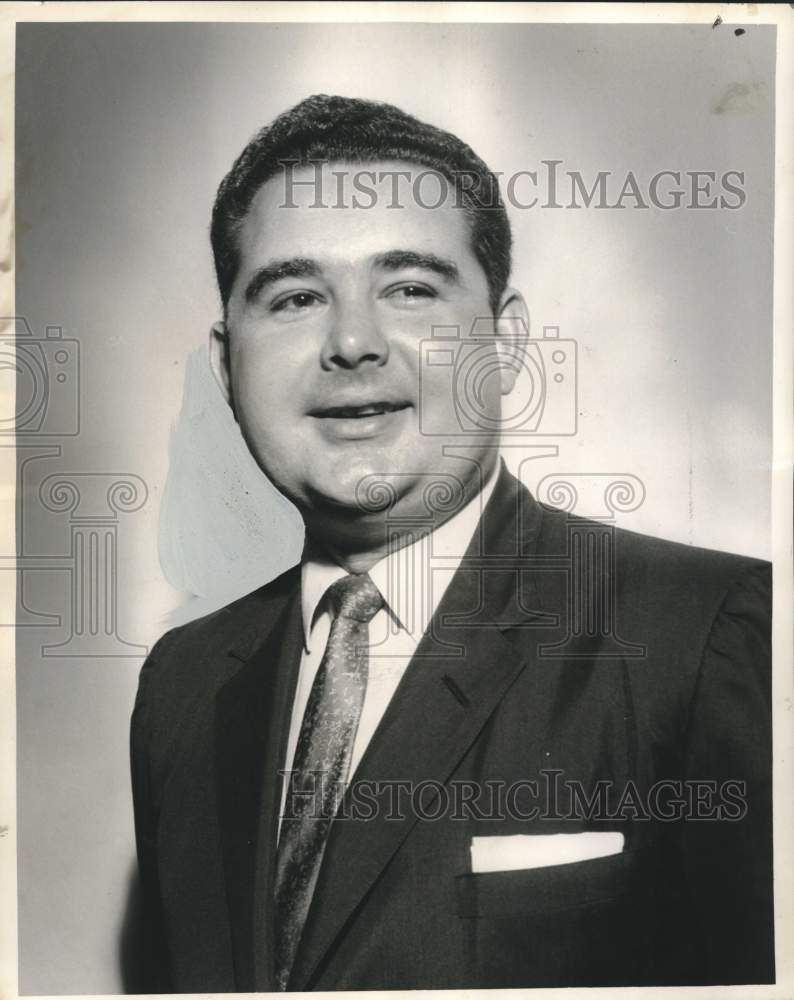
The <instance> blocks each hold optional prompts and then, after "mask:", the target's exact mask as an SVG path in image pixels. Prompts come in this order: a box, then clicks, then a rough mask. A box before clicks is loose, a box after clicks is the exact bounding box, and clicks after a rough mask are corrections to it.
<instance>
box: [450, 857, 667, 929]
mask: <svg viewBox="0 0 794 1000" xmlns="http://www.w3.org/2000/svg"><path fill="white" fill-rule="evenodd" d="M648 853H649V852H648V850H647V849H646V848H639V849H636V850H630V851H624V852H622V853H621V854H612V855H609V856H608V857H604V858H594V859H592V860H588V861H575V862H572V863H570V864H564V865H549V866H546V867H542V868H530V869H524V870H520V871H506V872H484V873H482V874H467V875H459V876H458V877H457V880H456V881H457V901H458V914H459V916H461V917H502V916H509V915H511V914H519V913H521V914H526V915H531V914H539V913H549V912H552V911H554V910H565V909H570V908H571V907H577V906H587V905H590V904H594V903H599V902H608V901H610V900H615V899H619V898H621V897H623V896H626V895H628V894H629V893H631V892H632V890H633V889H634V888H636V887H637V886H638V885H639V883H640V881H641V878H642V871H643V867H644V863H645V861H646V860H647V855H648Z"/></svg>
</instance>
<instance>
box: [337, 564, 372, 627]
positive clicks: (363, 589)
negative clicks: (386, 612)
mask: <svg viewBox="0 0 794 1000" xmlns="http://www.w3.org/2000/svg"><path fill="white" fill-rule="evenodd" d="M326 597H327V598H328V600H329V601H330V603H331V606H332V607H333V608H334V610H335V612H336V614H337V616H338V617H339V618H353V619H354V620H355V621H359V622H369V621H371V620H372V619H373V618H374V617H375V615H376V614H377V613H378V611H380V609H381V608H382V607H383V597H382V596H381V592H380V591H379V590H378V588H377V587H376V586H375V584H374V583H373V582H372V580H371V579H370V576H369V573H348V575H347V576H343V577H342V579H341V580H337V581H336V583H332V584H331V586H330V587H329V588H328V590H327V591H326Z"/></svg>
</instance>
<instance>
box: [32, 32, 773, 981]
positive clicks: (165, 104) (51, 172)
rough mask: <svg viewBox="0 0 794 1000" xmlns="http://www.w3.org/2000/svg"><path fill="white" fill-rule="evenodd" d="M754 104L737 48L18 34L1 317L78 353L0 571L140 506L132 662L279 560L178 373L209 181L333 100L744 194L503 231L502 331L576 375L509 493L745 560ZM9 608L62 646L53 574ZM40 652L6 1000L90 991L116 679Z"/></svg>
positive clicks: (100, 966)
mask: <svg viewBox="0 0 794 1000" xmlns="http://www.w3.org/2000/svg"><path fill="white" fill-rule="evenodd" d="M773 73H774V30H773V29H772V28H763V27H760V28H759V27H749V28H748V29H747V31H746V33H745V34H744V35H743V36H741V37H737V36H735V35H734V33H733V30H732V29H731V28H730V27H728V26H725V25H723V26H721V27H719V28H717V29H712V28H711V27H710V26H707V25H704V26H703V27H702V28H701V27H688V26H675V27H673V26H662V27H650V26H613V27H601V26H584V25H582V26H529V25H504V26H500V25H489V26H483V25H477V26H472V27H467V26H461V25H457V26H455V25H447V26H445V25H392V26H389V25H377V26H376V25H361V26H355V25H316V26H297V25H270V26H264V25H263V26H251V25H237V26H233V25H220V26H211V25H92V24H72V25H66V24H61V25H56V24H37V25H23V26H20V27H19V29H18V34H17V76H16V88H17V89H16V94H17V97H16V121H17V154H16V155H17V164H16V171H17V174H16V188H17V189H16V199H17V200H16V232H17V312H18V313H20V314H23V315H25V316H26V317H27V319H28V320H29V321H30V323H31V326H32V328H33V329H34V331H36V333H38V334H39V335H43V333H44V329H45V327H46V326H47V325H51V324H57V325H60V326H62V327H63V328H64V335H65V336H70V337H74V338H77V339H78V340H79V341H80V346H81V370H80V374H81V402H82V418H83V419H82V426H81V432H80V434H79V436H77V437H75V438H72V439H62V440H61V441H60V444H61V446H62V450H61V455H60V457H54V458H48V459H42V460H41V461H40V462H39V463H38V466H37V468H38V471H37V470H36V469H35V468H33V466H31V470H32V472H31V483H30V485H29V486H28V487H26V492H25V494H24V495H23V497H22V500H21V505H22V509H23V510H24V513H25V517H26V519H27V520H26V525H25V530H26V532H27V533H28V537H27V539H26V543H25V544H26V547H27V550H28V552H29V553H38V554H41V555H43V556H52V555H58V554H60V555H63V554H65V553H68V551H69V545H70V541H69V537H70V536H69V531H70V528H69V522H68V517H66V516H65V515H63V514H57V513H52V512H43V511H42V510H41V507H40V503H39V499H38V495H37V493H36V488H37V486H38V483H39V482H40V481H41V479H42V478H43V477H44V476H46V475H49V474H51V473H53V472H65V473H66V472H68V473H74V472H78V471H83V472H92V473H96V472H114V473H130V474H135V475H138V476H140V477H142V478H143V480H144V481H145V482H146V484H147V486H148V500H147V502H146V504H145V505H144V507H143V508H142V509H141V510H140V511H138V512H134V513H129V514H126V515H124V514H121V515H119V521H118V532H119V560H118V566H117V586H118V601H119V622H118V632H119V635H120V636H122V637H123V638H124V639H125V640H127V641H129V642H134V643H139V644H144V645H151V643H152V642H153V641H154V640H155V639H156V638H157V636H158V635H159V634H160V633H161V632H162V631H163V630H164V628H165V627H166V626H167V622H168V621H169V620H173V618H174V615H176V616H179V615H182V616H183V617H184V616H185V615H186V614H187V615H189V614H193V613H196V611H197V610H198V609H200V608H201V607H204V606H210V605H213V604H216V603H218V601H219V599H220V597H221V596H223V595H227V594H229V593H232V592H236V593H241V592H244V591H245V590H248V589H250V588H251V587H252V586H255V585H256V584H257V583H258V582H260V581H261V582H264V581H266V580H267V579H269V578H271V577H272V576H273V575H275V573H276V572H278V570H279V569H281V568H282V567H283V566H285V565H286V564H288V563H289V562H290V561H291V560H292V559H293V558H294V557H295V555H296V553H297V552H299V546H300V527H299V525H298V523H297V521H296V520H295V515H294V513H292V512H291V511H290V510H289V508H288V507H287V505H286V504H283V503H282V502H281V501H280V500H279V499H278V498H274V497H273V495H272V492H271V491H270V490H269V489H268V488H267V485H266V484H263V483H262V482H261V481H260V480H258V479H257V478H256V476H254V475H253V474H252V468H251V466H250V463H249V464H246V463H247V459H246V458H245V456H244V453H243V452H242V451H241V450H240V447H239V443H238V442H237V440H236V437H235V433H236V432H235V427H234V425H233V423H232V422H231V420H230V419H229V418H228V415H227V414H225V413H224V412H223V410H222V408H221V407H220V406H219V404H218V400H217V397H214V396H213V395H212V393H210V392H209V391H208V390H207V389H206V381H205V379H206V368H205V367H204V362H203V360H202V358H201V357H200V356H196V355H194V352H195V351H196V349H197V348H198V347H199V346H200V345H201V344H202V343H203V342H204V340H205V334H206V331H207V330H208V328H209V325H210V323H211V322H212V321H213V320H214V319H215V318H217V315H218V302H217V298H216V292H215V288H214V279H213V274H212V267H211V258H210V252H209V244H208V236H207V233H208V220H209V211H210V207H211V203H212V199H213V196H214V192H215V189H216V187H217V184H218V182H219V181H220V179H221V177H222V175H223V174H224V173H225V171H226V170H227V169H228V167H229V166H230V164H231V161H232V159H233V158H234V157H235V156H236V155H237V153H238V152H239V151H240V149H241V148H242V146H243V144H244V143H245V142H246V140H247V139H248V138H249V137H250V135H251V134H252V133H253V132H254V131H255V130H256V129H257V128H258V127H259V126H260V125H262V124H263V123H264V122H266V121H268V120H269V119H271V118H272V117H273V116H274V115H276V114H277V113H279V112H280V111H282V110H283V109H284V108H286V107H287V106H289V105H290V104H292V103H294V102H296V101H298V100H300V99H301V98H303V97H305V96H307V95H308V94H311V93H317V92H328V93H333V92H337V93H343V94H348V95H353V96H367V97H375V98H380V99H384V100H388V101H392V102H394V103H396V104H398V105H400V106H402V107H404V108H405V109H406V110H408V111H411V112H413V113H416V114H418V115H419V116H420V117H424V118H426V119H427V120H429V121H432V122H434V123H437V124H439V125H441V126H443V127H446V128H449V129H451V130H452V131H455V132H457V133H458V134H459V135H460V136H461V137H462V138H464V139H465V140H467V141H469V142H470V143H471V144H472V145H473V146H474V147H475V149H476V150H477V151H478V152H479V153H480V154H481V155H482V156H483V157H484V159H485V160H486V161H487V162H488V163H489V165H490V166H491V167H492V168H493V169H495V170H503V171H505V172H507V173H509V172H511V171H515V170H520V169H530V170H531V169H537V167H538V165H539V163H540V161H541V160H542V159H561V160H563V161H564V167H565V168H566V169H572V170H573V169H578V170H580V171H582V172H583V174H584V175H585V177H586V178H587V179H588V180H589V181H590V182H592V178H593V177H594V176H595V174H596V172H597V171H599V170H611V171H613V172H615V174H617V175H618V176H620V177H622V176H623V175H625V173H626V172H627V171H628V170H633V171H634V172H635V174H636V175H637V177H638V178H639V179H640V181H641V182H642V181H643V180H645V182H647V180H648V179H649V178H650V176H651V175H652V174H654V173H655V172H657V171H658V170H662V169H671V170H682V171H684V170H716V171H717V172H718V173H721V172H723V171H725V170H729V169H736V170H743V171H745V174H746V192H747V202H746V204H745V206H744V207H743V208H742V209H741V210H740V211H726V210H723V211H709V210H702V211H692V210H680V211H674V212H660V211H656V210H653V209H651V210H649V211H638V210H634V209H631V208H628V209H625V210H623V211H618V210H606V211H599V210H595V209H589V210H579V211H571V210H565V209H560V210H542V209H539V208H535V209H532V210H529V211H523V212H520V211H513V212H512V213H511V217H512V221H513V224H514V234H515V240H516V255H515V270H514V283H515V284H517V285H518V286H519V287H521V288H522V290H523V291H524V293H525V295H526V298H527V300H528V302H529V304H530V310H531V313H532V318H533V325H534V329H535V330H536V331H537V330H539V328H540V327H542V326H543V325H558V326H559V327H560V330H561V334H562V336H565V337H573V338H576V339H577V341H578V342H579V351H580V397H579V411H580V415H581V417H580V430H579V433H578V434H577V436H576V437H574V438H571V439H568V440H562V441H560V443H559V444H560V452H559V456H558V457H557V458H555V459H542V460H539V461H538V462H537V463H536V465H537V470H536V471H533V470H532V469H531V468H530V470H529V473H528V474H527V475H525V480H526V481H527V483H528V485H530V487H532V486H534V485H535V483H536V482H537V481H538V480H539V479H541V478H542V477H544V476H546V475H547V474H549V473H552V472H569V473H588V472H608V473H615V472H621V473H631V474H633V475H635V476H637V477H639V479H640V480H641V481H642V482H643V483H644V485H645V488H646V490H647V497H646V500H645V503H644V504H643V506H642V507H641V508H640V509H639V510H637V511H636V512H634V513H632V514H628V515H626V516H625V517H624V518H622V520H621V523H623V524H624V525H625V526H627V527H632V528H635V529H637V530H641V531H646V532H652V533H656V534H661V535H665V536H667V537H671V538H676V539H679V540H682V541H685V542H690V543H694V544H701V545H706V546H710V547H715V548H726V549H732V550H734V551H740V552H746V553H753V554H758V555H763V556H768V555H769V551H770V537H769V484H770V468H769V466H770V456H771V385H772V381H771V378H772V370H771V350H772V333H771V301H772V210H773V191H772V181H773V139H772V136H773V120H774V118H773V104H772V95H773V93H774V77H773ZM189 358H191V361H190V364H189V366H188V359H189ZM187 367H189V368H190V371H191V373H192V377H191V379H190V380H188V382H189V389H190V391H188V392H187V393H186V395H185V399H184V403H183V389H184V385H185V374H186V368H187ZM202 386H204V388H202ZM180 410H181V411H182V415H181V417H180ZM174 425H178V431H177V435H176V439H175V445H174V448H173V449H172V455H173V457H174V467H173V469H172V474H171V477H170V480H169V481H168V498H169V503H168V505H167V506H166V512H165V514H166V516H165V517H164V519H163V525H162V537H161V538H159V539H158V532H159V529H158V511H159V508H160V504H161V500H162V498H163V494H164V490H165V487H166V481H167V479H168V469H169V436H170V434H171V430H172V427H173V426H174ZM42 440H43V441H44V440H45V439H42ZM51 440H52V439H50V438H47V439H46V442H45V443H49V442H50V441H51ZM188 446H189V447H188ZM191 447H192V448H194V449H195V463H191V462H190V460H189V456H190V448H191ZM213 459H217V460H218V461H220V462H221V466H220V468H221V469H222V470H223V472H222V473H219V472H218V471H217V470H218V467H216V466H214V465H213ZM509 461H510V462H513V461H514V460H513V459H509ZM213 470H214V471H213ZM224 485H225V487H226V488H225V489H222V487H224ZM246 489H247V490H248V493H247V494H246V492H245V491H246ZM180 512H184V517H182V518H180V516H179V515H180ZM158 542H159V543H161V547H162V552H163V557H164V563H165V565H166V566H167V568H168V570H169V574H170V578H171V581H172V583H173V584H174V585H173V586H171V585H169V584H168V583H167V582H166V580H165V579H164V576H163V572H162V569H161V564H160V560H159V555H158ZM45 562H46V560H45ZM25 597H26V601H27V603H28V606H30V607H32V608H34V609H35V610H38V611H42V612H50V613H56V614H60V615H63V616H67V615H68V613H69V579H68V574H66V573H63V572H58V573H52V572H46V571H39V572H30V573H28V574H27V575H26V579H25ZM187 598H192V599H194V600H196V601H197V603H196V604H195V605H191V607H190V609H189V610H188V611H187V612H185V611H184V610H182V611H179V610H178V608H179V607H180V606H183V605H184V602H185V600H186V599H187ZM67 634H68V629H67V628H66V625H65V624H64V626H63V627H62V628H60V629H58V628H49V629H47V628H35V627H34V628H28V629H20V630H19V635H18V646H17V666H18V671H17V678H18V725H19V729H18V741H19V742H18V745H19V768H18V774H19V817H18V818H19V892H20V906H19V920H20V966H21V983H20V988H21V989H22V991H24V992H26V993H39V994H44V993H56V994H57V993H70V992H72V993H74V992H81V993H82V992H84V993H91V992H117V991H120V990H122V988H123V980H122V963H121V956H122V952H123V947H122V940H123V934H122V931H123V926H124V919H125V908H126V905H127V893H128V885H129V881H130V878H131V872H132V865H133V837H132V814H131V806H130V797H129V791H128V788H129V783H128V774H127V729H128V718H129V712H130V709H131V705H132V700H133V697H134V690H135V685H136V678H137V673H138V670H139V668H140V665H141V662H142V661H141V658H140V657H137V658H136V657H130V658H101V657H84V658H77V659H66V658H58V657H46V658H45V657H43V656H42V655H41V646H42V644H43V643H47V642H57V641H60V640H61V639H63V638H65V637H66V635H67Z"/></svg>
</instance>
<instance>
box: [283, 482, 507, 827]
mask: <svg viewBox="0 0 794 1000" xmlns="http://www.w3.org/2000/svg"><path fill="white" fill-rule="evenodd" d="M498 474H499V464H498V463H497V465H496V467H495V469H494V472H493V473H492V474H491V477H490V478H489V480H488V482H487V483H486V484H485V487H484V488H483V489H482V490H481V491H480V492H479V493H478V494H477V496H475V497H474V498H473V499H472V500H470V501H469V503H467V504H466V506H465V507H463V508H462V509H461V510H459V511H458V512H457V513H456V514H454V515H453V516H452V517H451V518H449V520H447V521H445V522H444V523H443V524H442V525H440V526H439V527H438V528H436V529H435V530H434V531H432V532H429V533H428V534H426V535H423V536H421V537H420V538H418V539H417V540H416V541H415V542H413V543H410V544H408V545H404V546H403V547H402V548H399V549H395V550H394V551H393V552H390V553H389V554H388V555H386V556H384V558H383V559H381V560H380V561H379V562H377V563H375V565H374V566H373V567H372V569H370V571H369V575H370V578H371V579H372V582H373V583H374V584H375V586H376V587H377V588H378V590H379V591H380V592H381V595H382V597H383V600H384V607H383V608H381V610H380V611H378V613H377V614H376V615H375V617H374V618H373V619H372V621H371V622H370V623H369V673H368V678H367V689H366V694H365V696H364V705H363V707H362V710H361V718H360V720H359V724H358V730H357V732H356V739H355V743H354V745H353V754H352V758H351V762H350V775H349V776H348V777H349V778H352V776H353V774H354V772H355V770H356V767H357V766H358V763H359V761H360V760H361V758H362V756H363V755H364V751H365V750H366V748H367V746H368V745H369V741H370V740H371V738H372V735H373V733H374V732H375V730H376V729H377V727H378V724H379V723H380V720H381V719H382V718H383V714H384V712H385V711H386V708H387V706H388V704H389V702H390V701H391V698H392V695H393V694H394V692H395V691H396V689H397V685H398V684H399V683H400V679H401V678H402V675H403V674H404V673H405V669H406V667H407V666H408V664H409V662H410V661H411V658H412V657H413V655H414V653H415V652H416V647H417V646H418V645H419V641H420V640H421V638H422V636H423V635H424V633H425V631H426V630H427V627H428V625H429V624H430V620H431V619H432V617H433V615H434V614H435V611H436V608H437V607H438V605H439V603H440V602H441V598H442V597H443V595H444V592H445V590H446V589H447V587H448V585H449V583H450V581H451V580H452V577H453V576H454V575H455V572H456V570H457V569H458V567H459V566H460V563H461V560H462V559H463V556H464V554H465V552H466V549H467V548H468V546H469V542H470V541H471V539H472V537H473V535H474V532H475V530H476V529H477V525H478V524H479V521H480V515H481V514H482V511H483V510H484V508H485V505H486V504H487V503H488V500H489V498H490V496H491V493H492V492H493V488H494V485H495V484H496V479H497V476H498ZM346 573H347V571H346V570H345V569H343V568H342V567H341V566H339V565H338V564H337V563H335V562H332V561H331V560H330V559H329V560H323V559H322V558H317V557H314V558H310V559H307V560H306V561H305V562H304V564H303V567H302V575H301V607H302V612H303V634H304V649H303V654H302V656H301V663H300V672H299V674H298V684H297V689H296V691H295V700H294V702H293V705H292V717H291V721H290V730H289V740H288V743H287V755H286V760H285V762H284V770H285V771H289V770H291V768H292V763H293V760H294V758H295V749H296V747H297V744H298V735H299V733H300V728H301V723H302V722H303V713H304V711H305V710H306V704H307V702H308V700H309V694H310V692H311V689H312V684H313V683H314V678H315V675H316V674H317V670H318V669H319V667H320V663H321V662H322V659H323V654H324V653H325V647H326V645H327V643H328V636H329V634H330V631H331V624H332V617H331V614H330V612H329V610H328V608H327V607H326V606H325V602H324V601H323V597H324V595H325V592H326V591H327V590H328V588H329V587H330V586H331V584H332V583H335V582H336V581H337V580H339V579H340V578H341V577H343V576H345V575H346ZM286 794H287V782H286V781H285V782H284V785H283V788H282V793H281V812H282V813H283V811H284V802H285V799H286ZM280 826H281V820H280V819H279V829H280Z"/></svg>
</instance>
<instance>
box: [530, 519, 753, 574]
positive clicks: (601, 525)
mask: <svg viewBox="0 0 794 1000" xmlns="http://www.w3.org/2000/svg"><path fill="white" fill-rule="evenodd" d="M543 512H544V516H543V521H544V527H545V529H546V532H547V534H548V538H549V539H550V541H547V543H546V544H547V545H548V544H551V545H553V546H556V547H557V548H559V547H560V546H561V545H562V546H566V548H570V545H569V543H568V541H567V538H568V537H572V536H578V537H579V540H580V541H581V540H582V539H583V538H586V537H587V536H591V537H592V538H593V539H594V540H595V539H602V538H604V537H605V536H606V538H607V542H606V544H607V545H608V546H609V548H610V550H611V551H610V555H611V557H612V560H613V563H612V565H613V569H614V573H615V575H616V576H617V577H618V578H619V579H620V578H624V577H635V578H638V577H642V578H646V579H648V580H649V581H651V580H653V581H656V583H657V585H662V584H667V583H675V584H676V585H679V586H680V585H686V586H689V585H692V586H700V587H703V586H716V587H721V586H724V585H725V584H730V583H731V581H733V580H736V579H739V578H741V577H743V576H745V575H746V574H748V573H749V574H759V575H765V574H768V573H769V572H770V571H771V564H770V563H769V562H767V561H766V560H764V559H761V558H757V557H755V556H748V555H742V554H739V553H735V552H730V551H727V550H722V549H710V548H704V547H702V546H697V545H690V544H687V543H684V542H678V541H673V540H671V539H668V538H662V537H660V536H657V535H651V534H645V533H641V532H638V531H632V530H630V529H628V528H623V527H618V526H617V525H614V524H612V523H610V522H605V521H595V520H591V519H588V518H585V517H579V516H577V515H572V514H568V513H566V512H565V511H562V510H558V509H556V508H553V507H547V506H544V507H543ZM602 544H603V543H602Z"/></svg>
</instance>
